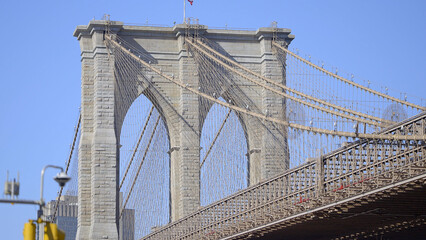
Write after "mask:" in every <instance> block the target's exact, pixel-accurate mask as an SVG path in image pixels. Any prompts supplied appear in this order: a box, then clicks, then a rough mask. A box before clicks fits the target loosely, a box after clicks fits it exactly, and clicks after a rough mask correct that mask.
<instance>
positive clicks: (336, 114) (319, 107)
mask: <svg viewBox="0 0 426 240" xmlns="http://www.w3.org/2000/svg"><path fill="white" fill-rule="evenodd" d="M187 43H189V44H190V45H191V46H193V47H195V48H196V49H197V50H199V51H201V52H202V53H204V54H205V55H207V56H208V57H209V58H211V59H213V60H215V61H216V62H217V63H218V64H220V65H222V66H223V67H225V68H227V69H228V70H230V71H232V72H234V73H236V74H238V75H239V76H241V77H243V78H245V79H247V80H249V81H250V82H253V83H255V84H257V85H259V86H262V87H263V88H265V89H268V90H269V91H271V92H274V93H276V94H278V95H281V96H283V97H285V98H288V99H291V100H293V101H296V102H299V103H301V104H303V105H305V106H308V107H312V108H315V109H318V110H320V111H322V112H328V113H330V114H333V115H335V116H340V117H342V118H347V119H351V120H354V121H357V122H362V123H366V124H369V125H371V126H380V123H377V122H374V121H370V120H367V119H363V118H358V117H355V116H351V115H347V114H344V113H341V112H337V111H334V110H330V109H327V108H324V107H321V106H317V105H315V104H313V103H310V102H306V101H304V100H301V99H299V98H296V97H294V96H291V95H288V94H286V93H284V92H281V91H278V90H276V89H274V88H272V87H270V86H268V85H266V84H263V83H261V82H258V81H256V80H254V79H252V78H250V77H248V76H247V75H245V74H243V73H241V72H239V71H237V70H236V69H234V68H232V67H231V66H229V65H227V64H226V63H224V62H223V61H221V60H220V59H218V58H216V57H215V56H213V55H212V54H210V53H208V52H206V51H204V50H203V49H201V48H200V47H199V46H197V45H195V44H193V43H191V41H187ZM247 70H248V69H247ZM248 71H250V70H248ZM253 74H255V75H256V73H254V72H253ZM262 78H264V77H263V76H262ZM264 79H267V78H264ZM267 81H268V82H270V83H275V82H274V81H272V80H267ZM275 84H277V83H275ZM282 86H284V85H282ZM280 87H281V86H280ZM287 88H288V87H287ZM301 94H302V93H301ZM303 95H304V96H303V97H305V96H307V95H305V94H303ZM307 98H308V97H307ZM309 98H312V97H309ZM318 101H322V100H319V99H318ZM322 102H325V101H322ZM340 108H342V107H340ZM342 109H345V110H344V111H345V112H351V110H349V109H346V108H342Z"/></svg>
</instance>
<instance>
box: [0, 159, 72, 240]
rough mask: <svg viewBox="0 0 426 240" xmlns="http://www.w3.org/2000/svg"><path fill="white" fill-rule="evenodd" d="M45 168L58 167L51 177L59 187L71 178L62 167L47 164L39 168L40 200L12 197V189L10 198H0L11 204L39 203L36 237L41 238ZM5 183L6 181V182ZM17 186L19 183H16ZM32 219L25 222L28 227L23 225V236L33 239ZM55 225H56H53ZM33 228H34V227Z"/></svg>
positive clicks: (42, 231)
mask: <svg viewBox="0 0 426 240" xmlns="http://www.w3.org/2000/svg"><path fill="white" fill-rule="evenodd" d="M47 168H57V169H60V170H61V172H59V173H58V174H57V175H56V176H55V177H54V178H53V179H54V180H55V181H56V182H57V183H58V184H59V186H60V187H64V186H65V184H66V183H67V182H68V181H69V180H70V179H71V178H70V177H69V176H68V175H67V174H66V173H65V172H64V169H63V168H62V167H59V166H55V165H47V166H45V167H44V168H43V169H42V170H41V179H40V200H39V201H35V200H21V199H14V193H13V192H14V191H12V199H0V203H12V204H15V203H17V204H34V205H39V206H40V210H39V211H38V213H37V221H36V222H37V223H38V224H39V227H38V229H39V234H38V239H43V238H44V223H45V222H44V221H43V220H42V219H41V218H42V216H43V207H44V205H45V203H44V199H43V188H44V173H45V171H46V169H47ZM6 184H7V182H6ZM18 186H19V185H18ZM16 195H17V194H16ZM58 201H59V199H58ZM33 221H34V220H30V222H29V224H26V225H25V226H27V225H28V226H29V227H28V228H27V227H25V228H24V238H25V236H26V237H28V239H34V237H35V236H34V234H35V232H34V231H33V230H31V229H32V227H31V226H32V225H33V223H32V222H33ZM55 226H56V225H55ZM34 229H35V228H34ZM58 232H59V231H58ZM26 233H28V234H27V235H25V234H26Z"/></svg>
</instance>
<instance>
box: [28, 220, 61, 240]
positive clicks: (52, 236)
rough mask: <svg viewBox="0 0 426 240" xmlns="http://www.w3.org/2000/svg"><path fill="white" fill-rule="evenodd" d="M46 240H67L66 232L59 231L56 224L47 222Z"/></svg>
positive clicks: (45, 229)
mask: <svg viewBox="0 0 426 240" xmlns="http://www.w3.org/2000/svg"><path fill="white" fill-rule="evenodd" d="M25 240H26V239H25ZM44 240H65V232H64V231H62V230H61V229H59V228H58V225H56V224H55V223H50V222H46V223H45V225H44Z"/></svg>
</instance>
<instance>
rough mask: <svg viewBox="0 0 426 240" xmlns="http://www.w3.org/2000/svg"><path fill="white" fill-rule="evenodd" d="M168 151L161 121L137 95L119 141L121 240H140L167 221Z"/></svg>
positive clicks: (165, 134)
mask: <svg viewBox="0 0 426 240" xmlns="http://www.w3.org/2000/svg"><path fill="white" fill-rule="evenodd" d="M151 108H152V112H151ZM150 112H151V114H150ZM144 129H145V130H144ZM142 132H143V134H142ZM169 149H170V142H169V136H168V131H167V128H166V125H165V122H164V118H163V117H162V115H161V114H160V113H159V111H158V110H157V108H156V107H154V106H153V104H152V102H151V101H150V100H149V99H148V98H147V97H146V96H145V95H143V94H142V95H140V96H139V97H138V98H137V99H136V100H135V101H134V102H133V103H132V105H131V106H130V108H129V109H128V111H127V113H126V116H125V118H124V121H123V125H122V127H121V132H120V139H119V159H120V161H119V165H120V171H119V172H120V173H119V186H120V185H121V184H122V186H121V189H120V208H123V206H124V205H126V206H125V209H124V210H122V209H120V211H123V213H122V217H121V219H120V230H121V231H120V234H123V237H125V238H123V239H140V238H141V237H143V236H145V235H147V234H149V233H150V232H151V231H152V229H154V228H156V227H158V226H162V225H165V224H167V223H168V222H169V221H170V156H169V154H168V151H169ZM130 163H131V165H130V167H128V165H129V164H130ZM139 169H140V170H139ZM138 170H139V172H138ZM124 176H126V177H125V179H124V180H123V178H124ZM134 179H136V180H134ZM130 192H131V194H130V196H129V193H130ZM119 216H120V213H119Z"/></svg>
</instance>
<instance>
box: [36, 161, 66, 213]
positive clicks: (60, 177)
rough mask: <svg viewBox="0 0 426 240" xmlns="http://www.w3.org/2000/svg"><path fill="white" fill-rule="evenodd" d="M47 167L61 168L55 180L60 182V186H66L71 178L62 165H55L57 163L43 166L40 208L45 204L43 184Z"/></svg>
mask: <svg viewBox="0 0 426 240" xmlns="http://www.w3.org/2000/svg"><path fill="white" fill-rule="evenodd" d="M47 168H57V169H61V172H60V173H58V175H56V176H55V177H54V178H53V180H55V181H56V182H57V183H58V184H59V187H63V186H65V184H66V183H67V182H68V181H69V180H70V179H71V178H70V177H69V176H68V175H67V174H66V173H65V172H64V169H63V168H62V167H59V166H55V165H47V166H45V167H44V168H43V170H41V180H40V181H41V182H40V208H41V207H42V206H44V199H43V184H44V172H45V171H46V169H47Z"/></svg>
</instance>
